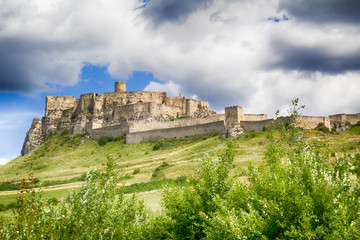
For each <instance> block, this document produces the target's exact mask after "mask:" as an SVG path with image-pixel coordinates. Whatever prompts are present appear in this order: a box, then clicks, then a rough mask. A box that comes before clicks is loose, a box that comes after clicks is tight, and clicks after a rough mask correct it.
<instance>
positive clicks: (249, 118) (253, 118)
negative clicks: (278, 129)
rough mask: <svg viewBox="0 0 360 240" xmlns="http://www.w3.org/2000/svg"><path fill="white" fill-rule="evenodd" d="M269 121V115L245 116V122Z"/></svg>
mask: <svg viewBox="0 0 360 240" xmlns="http://www.w3.org/2000/svg"><path fill="white" fill-rule="evenodd" d="M266 119H268V115H267V114H244V121H262V120H266Z"/></svg>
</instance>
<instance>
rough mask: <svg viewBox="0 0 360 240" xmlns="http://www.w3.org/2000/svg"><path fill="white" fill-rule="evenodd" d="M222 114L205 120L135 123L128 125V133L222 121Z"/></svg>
mask: <svg viewBox="0 0 360 240" xmlns="http://www.w3.org/2000/svg"><path fill="white" fill-rule="evenodd" d="M224 120H225V115H224V114H217V115H213V116H209V117H206V118H187V119H178V120H174V121H152V122H149V121H146V120H142V121H136V122H130V123H129V131H130V132H142V131H150V130H154V129H166V128H178V127H186V126H192V125H201V124H207V123H212V122H219V121H224Z"/></svg>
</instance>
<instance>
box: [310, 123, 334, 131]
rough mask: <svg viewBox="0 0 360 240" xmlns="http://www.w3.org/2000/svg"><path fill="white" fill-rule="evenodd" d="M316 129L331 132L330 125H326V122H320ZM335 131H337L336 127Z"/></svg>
mask: <svg viewBox="0 0 360 240" xmlns="http://www.w3.org/2000/svg"><path fill="white" fill-rule="evenodd" d="M315 129H316V130H318V131H321V132H324V133H330V129H329V128H328V127H326V126H325V125H324V123H319V124H318V125H317V126H316V128H315ZM332 131H333V129H332ZM334 131H336V128H335V130H334Z"/></svg>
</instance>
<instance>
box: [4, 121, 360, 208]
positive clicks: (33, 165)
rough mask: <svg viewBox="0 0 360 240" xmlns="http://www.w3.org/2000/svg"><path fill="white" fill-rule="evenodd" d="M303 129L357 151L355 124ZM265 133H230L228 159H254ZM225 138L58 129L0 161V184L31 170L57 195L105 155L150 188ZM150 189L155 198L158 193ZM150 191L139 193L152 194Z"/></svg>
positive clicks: (188, 167)
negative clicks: (146, 138) (104, 135)
mask: <svg viewBox="0 0 360 240" xmlns="http://www.w3.org/2000/svg"><path fill="white" fill-rule="evenodd" d="M305 133H306V136H307V138H308V139H309V140H310V141H314V142H315V141H316V142H319V143H321V147H322V148H323V149H324V150H326V151H327V152H328V153H329V155H330V156H331V158H334V157H335V156H340V155H343V154H356V153H360V127H359V126H357V127H355V126H354V127H353V128H352V129H351V130H349V131H347V132H344V133H340V134H332V133H323V132H320V131H316V130H311V131H305ZM266 135H267V133H266V132H247V133H245V134H243V135H241V136H239V137H238V138H236V139H234V140H233V142H234V145H235V154H236V155H235V160H234V165H235V166H237V167H246V166H247V165H248V164H249V162H250V161H251V162H253V163H255V164H258V163H260V162H261V161H262V159H263V156H264V152H265V144H266ZM108 140H109V139H108ZM226 141H227V139H224V138H222V137H221V134H213V135H206V136H205V135H204V136H192V137H186V138H182V139H170V140H165V141H164V140H162V141H156V142H143V143H137V144H128V145H127V144H124V139H123V138H121V137H119V138H116V139H113V141H109V142H107V141H105V142H104V143H106V144H105V145H103V146H101V144H99V142H98V141H96V140H93V139H90V138H87V137H86V136H84V135H75V136H71V135H69V133H68V132H67V131H64V132H61V133H55V134H53V135H51V136H50V137H48V138H47V139H46V140H45V142H44V143H43V144H42V145H41V146H40V147H38V148H37V149H36V150H35V151H33V152H32V153H30V154H28V155H26V156H20V157H18V158H16V159H14V160H12V161H11V162H9V163H8V164H6V165H4V166H0V183H2V184H1V185H0V187H1V186H3V188H2V190H6V187H4V186H10V187H11V186H13V187H14V186H15V189H16V186H17V185H18V184H19V183H20V181H21V180H22V179H24V178H27V176H28V174H29V173H32V174H33V176H34V177H35V178H36V180H37V181H39V183H41V184H42V185H43V186H45V187H44V188H43V189H44V190H45V192H44V196H46V197H57V198H59V197H61V196H65V195H66V194H67V190H68V189H71V188H75V189H76V188H78V187H79V186H80V185H81V182H82V181H83V180H84V176H85V174H86V172H87V171H89V170H91V169H94V168H96V169H103V168H104V166H105V164H106V162H107V158H108V157H110V158H112V159H113V160H114V161H115V164H116V168H117V169H118V170H121V171H123V172H124V177H123V180H122V183H123V184H125V185H128V186H130V185H132V184H135V183H151V184H152V185H153V186H152V188H150V189H156V188H161V187H162V186H163V185H162V183H164V179H178V178H179V177H181V176H184V175H187V174H192V173H194V172H195V170H196V169H197V168H198V160H200V159H201V158H204V157H205V156H206V155H208V156H209V157H215V156H216V154H217V153H218V152H219V151H221V150H222V149H224V148H225V146H226ZM104 143H103V144H104ZM165 182H166V181H165ZM133 186H134V185H133ZM137 187H138V189H137V190H129V191H130V192H131V191H133V192H139V191H142V189H143V190H147V189H149V187H144V188H141V186H138V185H137ZM154 194H155V199H157V200H158V198H157V197H156V196H157V195H158V194H157V193H156V192H155V193H154ZM154 194H153V195H152V196H149V195H146V196H145V198H147V199H152V198H154ZM156 194H157V195H156ZM16 196H17V195H16V194H15V193H14V192H0V204H8V203H9V202H11V201H13V200H14V199H15V198H16ZM149 204H150V205H151V204H153V202H150V203H149ZM155 208H156V207H155Z"/></svg>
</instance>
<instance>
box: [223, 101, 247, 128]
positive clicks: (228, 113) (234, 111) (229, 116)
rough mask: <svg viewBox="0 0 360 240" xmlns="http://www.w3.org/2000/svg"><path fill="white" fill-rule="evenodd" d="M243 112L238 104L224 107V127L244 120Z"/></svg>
mask: <svg viewBox="0 0 360 240" xmlns="http://www.w3.org/2000/svg"><path fill="white" fill-rule="evenodd" d="M244 120H245V117H244V112H243V109H242V107H240V106H231V107H226V108H225V124H226V127H227V128H228V127H231V126H234V125H239V124H240V122H241V121H244Z"/></svg>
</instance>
